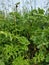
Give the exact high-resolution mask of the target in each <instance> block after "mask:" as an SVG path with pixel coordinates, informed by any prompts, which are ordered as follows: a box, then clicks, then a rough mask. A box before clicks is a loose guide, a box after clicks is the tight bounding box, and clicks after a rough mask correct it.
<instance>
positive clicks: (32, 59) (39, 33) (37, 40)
mask: <svg viewBox="0 0 49 65" xmlns="http://www.w3.org/2000/svg"><path fill="white" fill-rule="evenodd" d="M48 63H49V15H45V13H44V10H42V9H38V10H33V11H31V12H29V13H24V15H21V14H20V13H18V12H11V13H10V14H9V15H8V16H7V18H6V19H4V16H0V65H49V64H48Z"/></svg>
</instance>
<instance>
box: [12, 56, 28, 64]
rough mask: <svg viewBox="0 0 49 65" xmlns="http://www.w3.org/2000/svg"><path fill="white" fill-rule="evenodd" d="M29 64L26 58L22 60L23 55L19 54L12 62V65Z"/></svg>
mask: <svg viewBox="0 0 49 65" xmlns="http://www.w3.org/2000/svg"><path fill="white" fill-rule="evenodd" d="M26 64H27V65H29V61H28V60H24V59H23V57H21V56H19V57H17V58H16V59H15V60H14V61H13V62H12V65H26Z"/></svg>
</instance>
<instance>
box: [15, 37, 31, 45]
mask: <svg viewBox="0 0 49 65" xmlns="http://www.w3.org/2000/svg"><path fill="white" fill-rule="evenodd" d="M16 38H17V39H18V41H19V42H20V43H21V44H22V45H29V44H30V42H29V41H28V39H27V38H26V37H24V36H22V37H16Z"/></svg>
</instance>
